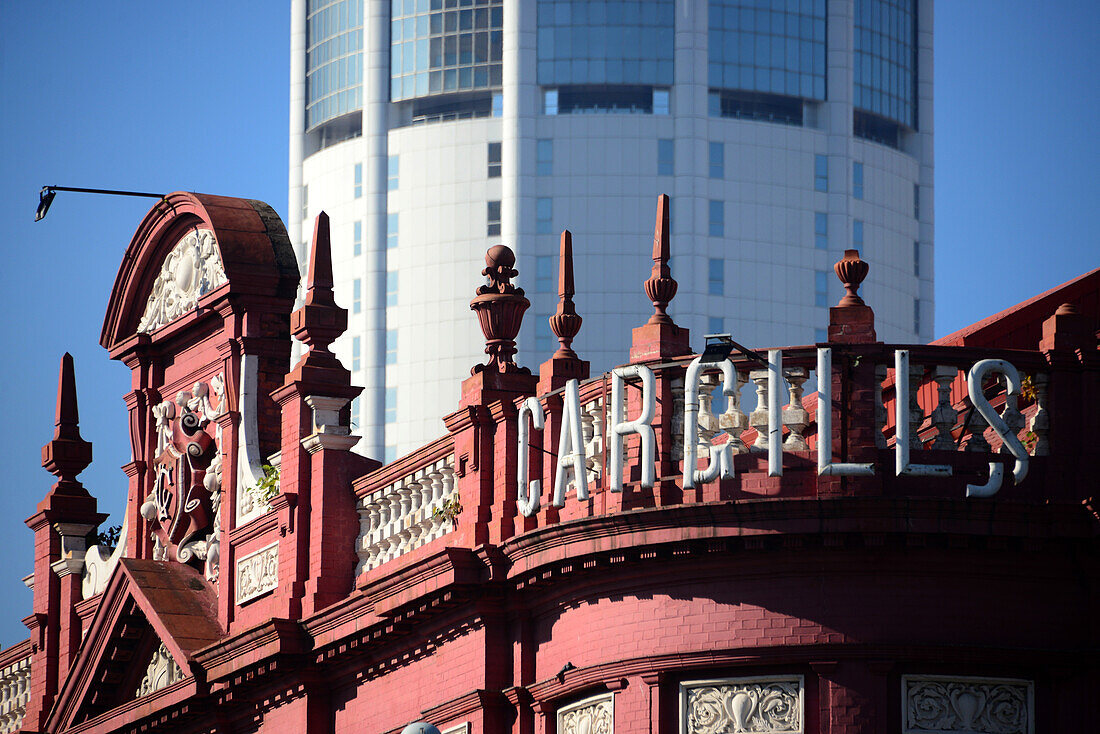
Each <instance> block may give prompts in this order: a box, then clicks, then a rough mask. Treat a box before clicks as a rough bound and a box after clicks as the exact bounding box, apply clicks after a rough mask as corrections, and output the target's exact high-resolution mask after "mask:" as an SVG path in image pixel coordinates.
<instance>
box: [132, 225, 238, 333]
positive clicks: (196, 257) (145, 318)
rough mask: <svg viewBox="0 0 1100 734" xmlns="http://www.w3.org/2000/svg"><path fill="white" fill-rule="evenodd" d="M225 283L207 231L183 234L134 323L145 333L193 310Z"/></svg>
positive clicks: (163, 265)
mask: <svg viewBox="0 0 1100 734" xmlns="http://www.w3.org/2000/svg"><path fill="white" fill-rule="evenodd" d="M225 281H226V278H225V268H224V267H223V266H222V256H221V253H220V252H219V251H218V241H217V240H216V239H214V233H213V232H212V231H211V230H209V229H194V230H192V231H190V232H188V233H187V234H185V235H184V236H183V237H182V238H180V241H179V242H177V243H176V246H175V247H173V248H172V251H171V252H169V253H168V256H167V257H165V258H164V262H163V263H162V264H161V267H160V273H159V274H158V275H157V279H156V280H155V281H153V290H152V292H151V293H150V294H149V300H148V301H147V302H146V304H145V313H143V314H142V316H141V321H139V322H138V327H137V330H138V333H139V334H148V333H149V332H151V331H156V330H157V329H159V328H160V327H162V326H164V325H165V324H170V323H172V322H173V321H175V320H176V319H178V318H179V317H180V316H183V315H184V314H185V313H187V312H188V311H191V310H193V309H194V308H195V306H196V304H198V301H199V299H200V298H202V297H203V296H205V295H206V294H207V293H209V292H210V291H212V290H214V289H215V288H217V287H218V286H220V285H221V284H222V283H224V282H225Z"/></svg>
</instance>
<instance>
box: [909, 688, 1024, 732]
mask: <svg viewBox="0 0 1100 734" xmlns="http://www.w3.org/2000/svg"><path fill="white" fill-rule="evenodd" d="M1034 688H1035V684H1034V682H1033V681H1030V680H1022V679H1019V678H975V677H969V676H939V675H906V676H902V679H901V690H902V717H903V718H902V731H903V732H904V733H905V734H925V733H926V732H938V733H939V734H963V732H965V733H966V734H1034V731H1035V693H1034Z"/></svg>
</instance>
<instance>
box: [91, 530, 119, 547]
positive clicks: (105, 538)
mask: <svg viewBox="0 0 1100 734" xmlns="http://www.w3.org/2000/svg"><path fill="white" fill-rule="evenodd" d="M121 533H122V526H121V525H111V526H110V527H107V528H104V529H103V530H93V531H92V532H91V534H90V535H89V536H88V547H89V548H90V547H91V546H93V545H104V546H107V547H108V548H115V547H117V546H118V536H119V535H120V534H121Z"/></svg>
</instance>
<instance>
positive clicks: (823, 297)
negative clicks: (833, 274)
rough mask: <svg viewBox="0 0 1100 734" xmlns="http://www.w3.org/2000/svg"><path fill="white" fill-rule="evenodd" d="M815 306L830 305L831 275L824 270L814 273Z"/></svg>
mask: <svg viewBox="0 0 1100 734" xmlns="http://www.w3.org/2000/svg"><path fill="white" fill-rule="evenodd" d="M814 305H815V306H821V307H827V306H828V305H829V274H828V273H826V272H825V271H824V270H815V271H814Z"/></svg>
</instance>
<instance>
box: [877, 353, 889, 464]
mask: <svg viewBox="0 0 1100 734" xmlns="http://www.w3.org/2000/svg"><path fill="white" fill-rule="evenodd" d="M886 371H887V367H886V365H885V364H879V365H875V448H876V449H884V448H886V435H885V434H884V433H883V432H882V429H883V428H885V427H886V417H887V413H886V403H885V402H883V399H882V383H884V382H885V381H886Z"/></svg>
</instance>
